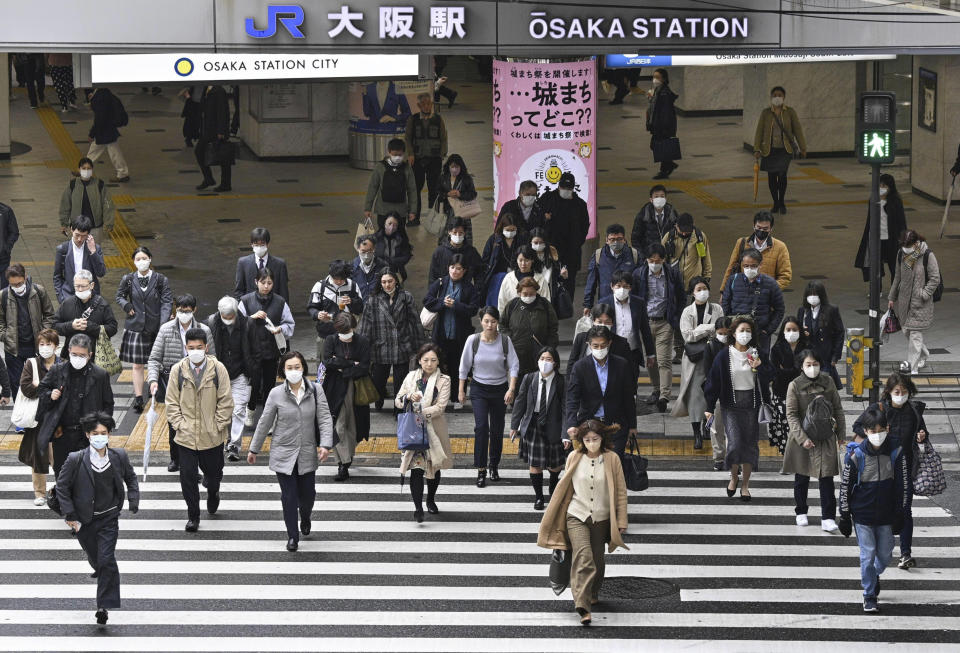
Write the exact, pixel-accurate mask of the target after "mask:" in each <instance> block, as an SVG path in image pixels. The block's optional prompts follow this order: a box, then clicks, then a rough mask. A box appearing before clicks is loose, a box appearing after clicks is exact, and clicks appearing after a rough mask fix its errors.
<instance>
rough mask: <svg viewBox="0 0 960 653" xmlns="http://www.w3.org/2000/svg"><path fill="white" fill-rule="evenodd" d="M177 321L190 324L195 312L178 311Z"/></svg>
mask: <svg viewBox="0 0 960 653" xmlns="http://www.w3.org/2000/svg"><path fill="white" fill-rule="evenodd" d="M177 321H178V322H180V324H190V323H191V322H193V313H185V312H184V311H177Z"/></svg>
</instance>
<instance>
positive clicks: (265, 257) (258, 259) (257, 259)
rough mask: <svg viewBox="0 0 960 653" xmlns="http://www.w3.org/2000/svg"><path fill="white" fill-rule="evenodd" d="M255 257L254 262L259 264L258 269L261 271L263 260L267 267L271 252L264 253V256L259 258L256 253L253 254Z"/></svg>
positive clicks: (264, 265)
mask: <svg viewBox="0 0 960 653" xmlns="http://www.w3.org/2000/svg"><path fill="white" fill-rule="evenodd" d="M253 258H254V263H256V264H257V271H258V272H259V271H260V263H261V262H262V263H263V267H267V261H268V260H269V258H270V255H269V254H264V255H263V258H257V255H256V254H254V255H253Z"/></svg>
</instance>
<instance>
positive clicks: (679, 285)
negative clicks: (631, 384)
mask: <svg viewBox="0 0 960 653" xmlns="http://www.w3.org/2000/svg"><path fill="white" fill-rule="evenodd" d="M663 273H664V274H665V275H667V288H666V291H667V311H666V314H665V315H664V317H666V318H667V322H669V323H670V326H672V327H673V328H674V329H679V328H680V314H681V313H682V312H683V309H684V308H686V304H687V293H686V291H685V290H684V288H683V279H681V278H680V272H679V271H678V270H677V268H675V267H673V266H672V265H667V264H666V263H664V265H663ZM649 277H650V266H649V265H640V266H638V267H637V269H635V270H634V271H633V293H632V294H633V295H634V296H635V297H636V298H637V299H639V300H640V303H641V305H642V306H643V314H644V315H646V314H647V292H648V289H647V279H648V278H649ZM725 314H726V313H725ZM648 351H649V350H648Z"/></svg>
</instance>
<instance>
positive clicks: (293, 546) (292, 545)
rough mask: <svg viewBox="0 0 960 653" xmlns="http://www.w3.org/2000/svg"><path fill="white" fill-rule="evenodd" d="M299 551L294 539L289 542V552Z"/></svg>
mask: <svg viewBox="0 0 960 653" xmlns="http://www.w3.org/2000/svg"><path fill="white" fill-rule="evenodd" d="M296 550H297V541H296V540H295V539H293V538H292V537H291V538H290V539H289V540H287V551H291V552H293V551H296Z"/></svg>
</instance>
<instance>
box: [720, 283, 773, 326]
mask: <svg viewBox="0 0 960 653" xmlns="http://www.w3.org/2000/svg"><path fill="white" fill-rule="evenodd" d="M720 305H721V306H723V314H724V315H730V316H731V317H732V316H734V315H753V319H754V320H756V322H757V327H758V328H759V329H760V331H763V332H765V333H773V332H774V331H776V329H777V327H778V326H779V325H780V322H782V321H783V316H784V313H785V312H786V309H785V308H784V305H783V292H782V291H781V290H780V286H778V285H777V282H776V281H774V280H773V277H771V276H768V275H766V274H762V273H761V274H760V275H759V276H757V278H756V279H755V280H754V281H753V282H750V281H748V280H747V277H745V276H744V275H743V273H742V272H738V273H737V274H735V275H733V276H732V277H730V281H728V282H727V285H726V286H724V288H723V299H722V301H721V303H720Z"/></svg>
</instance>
